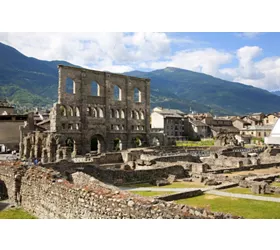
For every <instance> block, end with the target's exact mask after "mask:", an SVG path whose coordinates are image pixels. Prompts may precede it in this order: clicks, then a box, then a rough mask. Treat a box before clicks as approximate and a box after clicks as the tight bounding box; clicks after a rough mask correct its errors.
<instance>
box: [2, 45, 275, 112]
mask: <svg viewBox="0 0 280 250" xmlns="http://www.w3.org/2000/svg"><path fill="white" fill-rule="evenodd" d="M0 55H1V56H0V98H1V97H7V99H8V100H9V101H10V102H12V103H14V104H16V105H17V106H25V107H34V106H37V107H40V106H44V107H45V106H47V105H48V106H50V105H52V103H53V102H56V101H57V84H58V71H57V65H58V64H64V65H71V64H70V63H68V62H64V61H43V60H38V59H35V58H32V57H27V56H25V55H23V54H21V53H20V52H19V51H17V50H16V49H14V48H12V47H10V46H7V45H4V44H2V43H0ZM125 74H127V75H131V76H136V77H145V78H150V79H151V106H152V107H155V106H162V107H166V108H176V109H181V110H182V111H185V112H189V110H190V109H192V110H195V111H197V112H212V113H215V114H216V115H226V114H246V113H251V112H265V113H269V112H275V111H279V110H280V96H277V95H275V94H272V93H270V92H268V91H266V90H263V89H258V88H254V87H251V86H248V85H244V84H240V83H234V82H229V81H224V80H221V79H218V78H215V77H212V76H210V75H205V74H201V73H196V72H192V71H189V70H183V69H178V68H165V69H161V70H155V71H151V72H141V71H133V72H128V73H125Z"/></svg>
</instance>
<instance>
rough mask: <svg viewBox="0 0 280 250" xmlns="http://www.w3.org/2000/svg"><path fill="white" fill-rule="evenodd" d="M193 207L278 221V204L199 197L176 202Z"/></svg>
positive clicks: (279, 207)
mask: <svg viewBox="0 0 280 250" xmlns="http://www.w3.org/2000/svg"><path fill="white" fill-rule="evenodd" d="M177 203H179V204H186V205H189V206H193V207H200V208H202V207H203V208H205V207H206V208H208V209H209V210H210V211H214V212H223V213H230V214H232V215H236V216H242V217H244V218H247V219H280V203H277V202H266V201H256V200H248V199H238V198H232V197H222V196H216V195H209V194H206V195H201V196H197V197H193V198H188V199H183V200H179V201H177Z"/></svg>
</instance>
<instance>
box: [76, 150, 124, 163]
mask: <svg viewBox="0 0 280 250" xmlns="http://www.w3.org/2000/svg"><path fill="white" fill-rule="evenodd" d="M73 161H74V162H77V163H78V162H87V161H90V162H91V163H93V164H107V163H122V162H123V157H122V154H121V153H120V152H110V153H106V154H105V153H104V154H101V155H99V156H91V157H85V156H83V157H77V158H74V159H73Z"/></svg>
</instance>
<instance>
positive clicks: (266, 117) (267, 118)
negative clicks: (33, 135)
mask: <svg viewBox="0 0 280 250" xmlns="http://www.w3.org/2000/svg"><path fill="white" fill-rule="evenodd" d="M49 115H50V111H49V110H44V111H42V110H41V111H39V110H38V109H37V108H36V109H35V110H34V111H33V112H28V113H26V114H17V113H16V110H15V107H14V106H12V105H10V104H9V103H8V102H7V100H5V99H4V100H2V101H0V131H1V133H0V152H6V151H7V150H8V151H11V150H16V151H17V150H19V148H18V147H19V142H20V133H19V127H20V126H26V124H30V123H32V124H34V130H35V131H48V130H49V129H50V119H49ZM279 117H280V112H275V113H271V114H264V113H253V114H248V115H244V116H223V117H217V116H213V115H211V114H210V113H197V112H195V111H191V112H190V113H188V114H186V113H184V112H182V111H180V110H178V109H167V108H162V107H156V108H154V109H153V110H152V112H151V119H150V128H151V133H153V134H154V135H156V134H158V135H159V136H161V138H164V142H163V143H162V140H157V139H156V140H155V141H154V145H155V146H159V145H160V141H161V143H162V144H164V145H176V143H178V142H184V141H200V140H207V139H217V138H219V135H221V134H223V135H231V136H233V137H234V138H235V140H236V142H237V143H238V144H239V145H244V144H254V145H264V139H265V137H268V136H269V135H270V133H271V131H272V129H273V127H274V125H275V124H276V122H277V120H278V118H279ZM136 130H137V128H136ZM155 138H156V137H155ZM215 143H216V144H215V145H218V146H225V145H226V144H227V143H226V142H223V141H222V140H217V141H216V142H215ZM223 144H224V145H223Z"/></svg>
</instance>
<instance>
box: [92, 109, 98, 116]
mask: <svg viewBox="0 0 280 250" xmlns="http://www.w3.org/2000/svg"><path fill="white" fill-rule="evenodd" d="M92 116H93V117H98V116H97V109H96V108H93V109H92Z"/></svg>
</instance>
